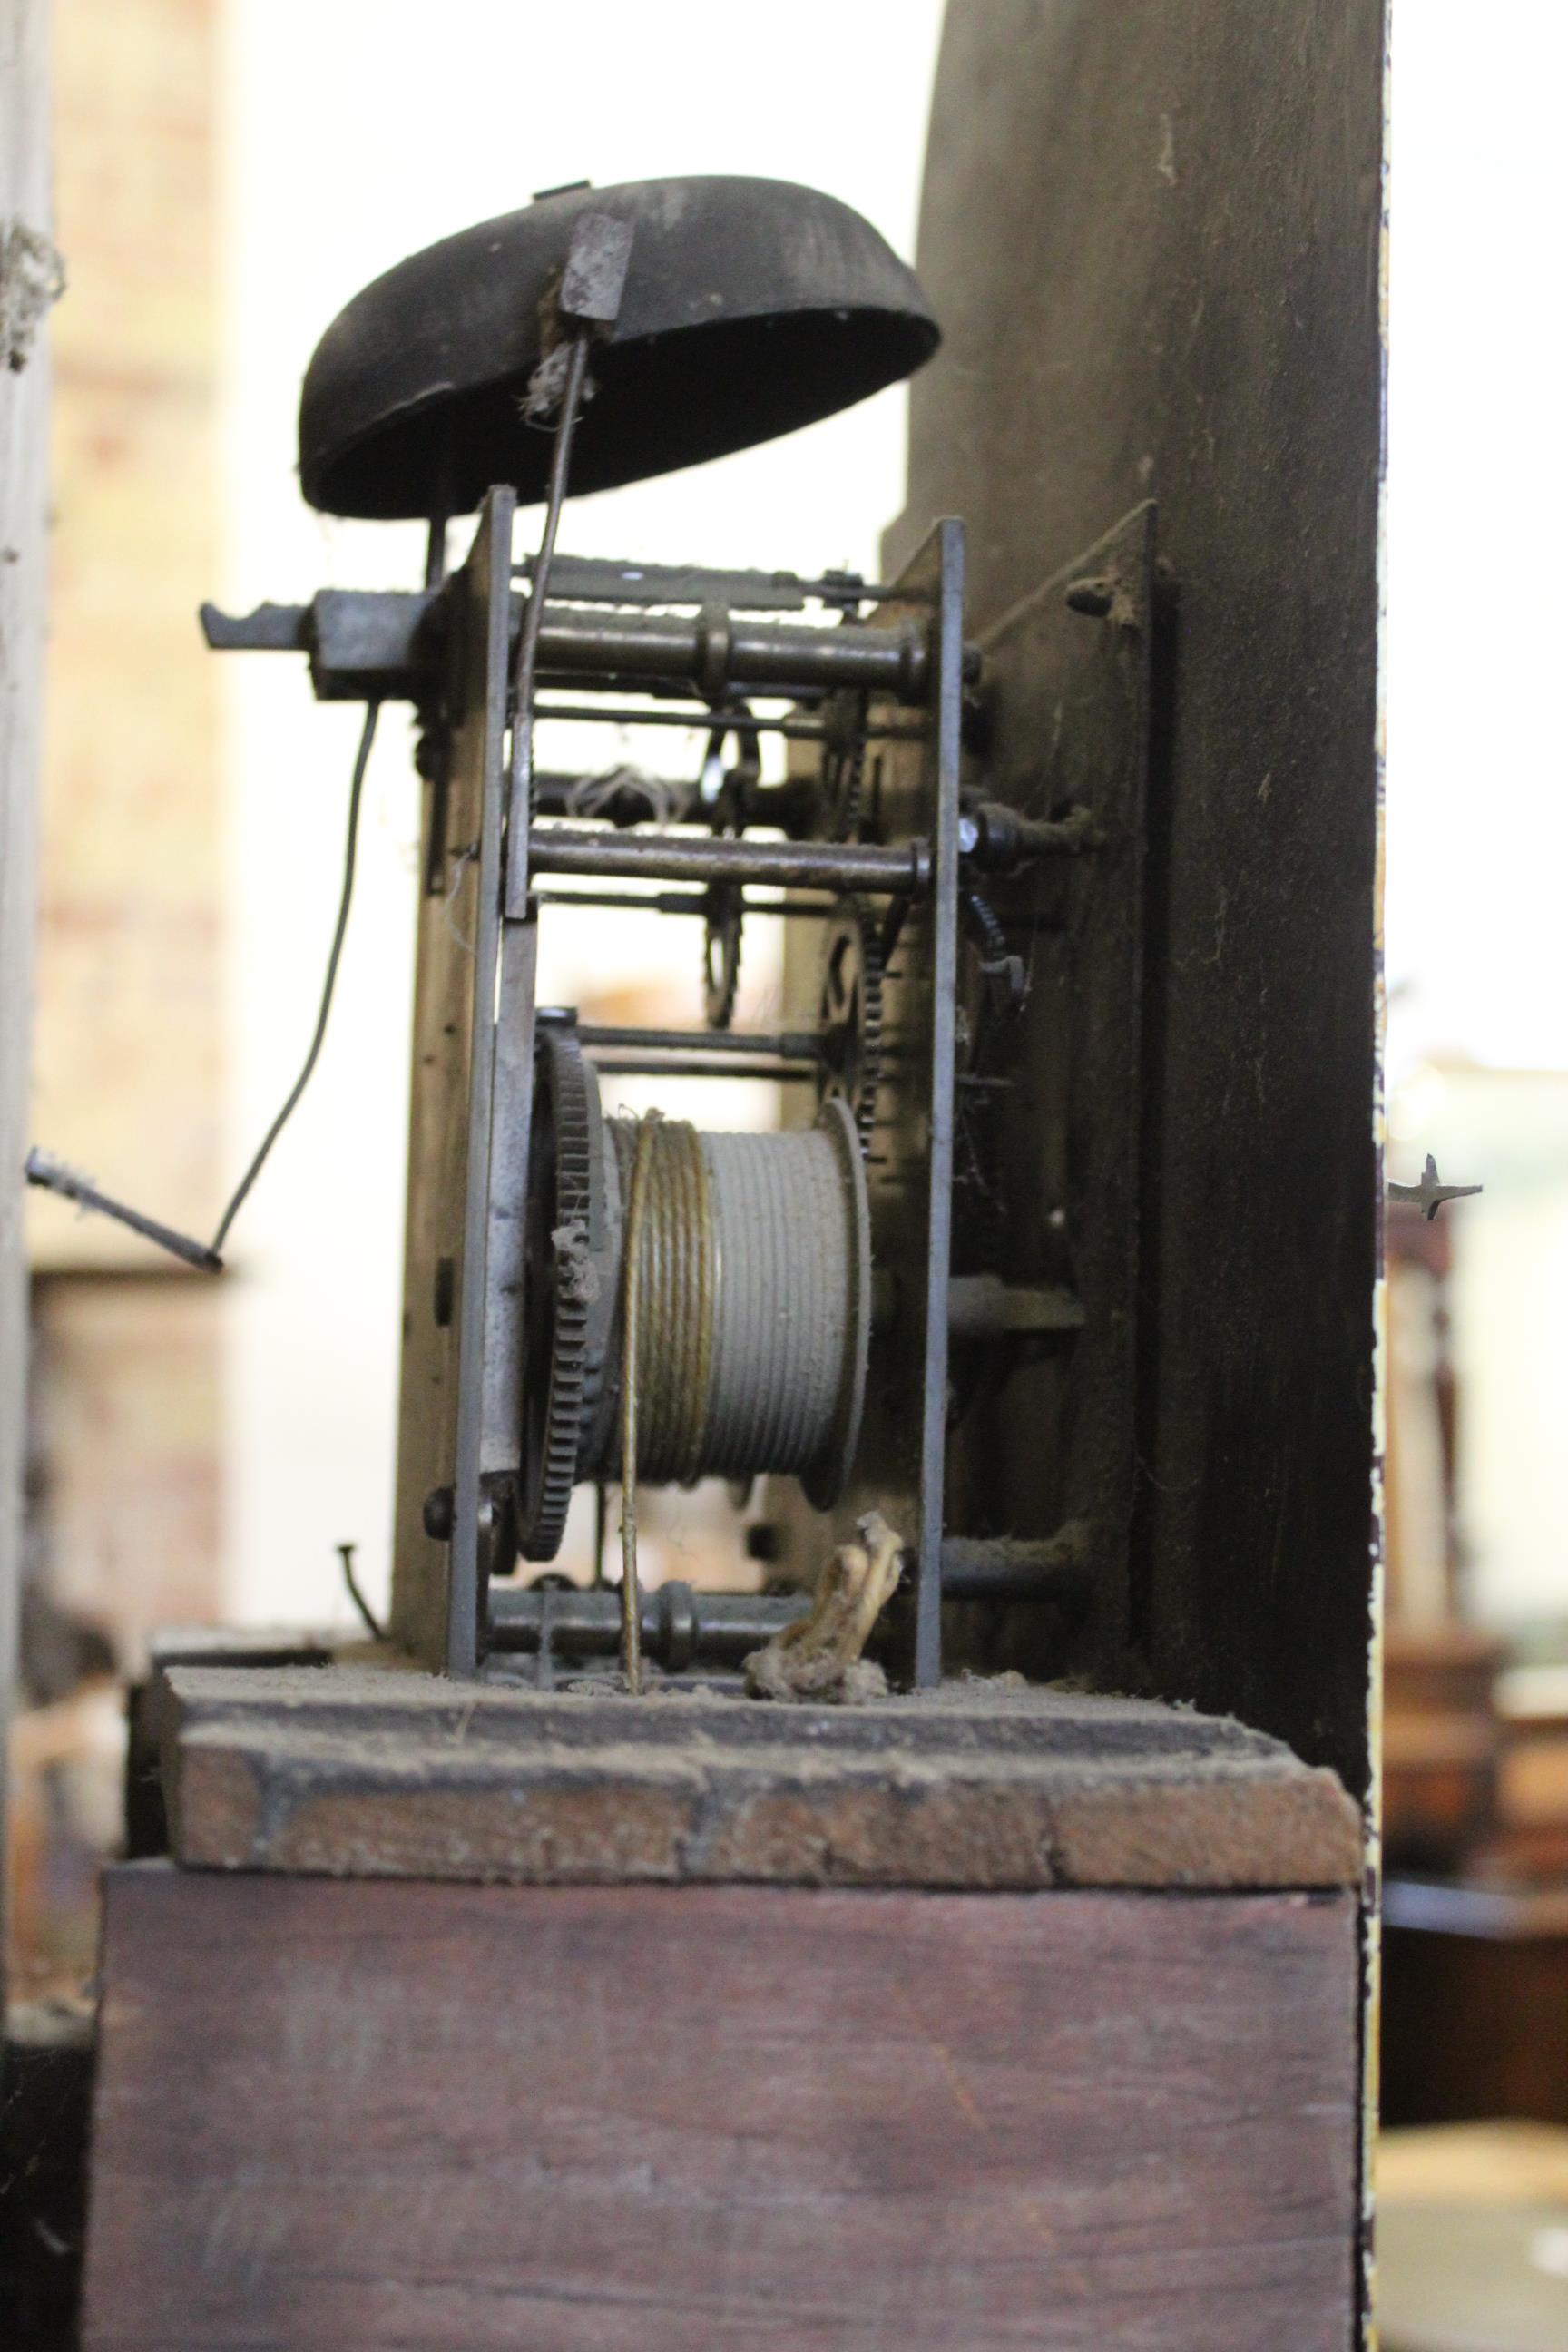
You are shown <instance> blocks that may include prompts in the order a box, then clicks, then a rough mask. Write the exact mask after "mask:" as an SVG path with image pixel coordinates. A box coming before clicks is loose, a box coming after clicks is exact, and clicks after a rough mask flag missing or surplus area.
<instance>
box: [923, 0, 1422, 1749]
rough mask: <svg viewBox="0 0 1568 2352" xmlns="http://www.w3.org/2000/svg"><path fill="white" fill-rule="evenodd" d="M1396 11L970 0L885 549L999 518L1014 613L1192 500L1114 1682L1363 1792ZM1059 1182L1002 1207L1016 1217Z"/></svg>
mask: <svg viewBox="0 0 1568 2352" xmlns="http://www.w3.org/2000/svg"><path fill="white" fill-rule="evenodd" d="M1384 7H1385V0H1293V5H1289V6H1288V7H1287V6H1277V7H1263V6H1259V5H1258V0H1184V5H1182V6H1179V7H1165V8H1158V7H1142V8H1137V9H1128V8H1117V7H1106V6H1103V5H1095V0H974V5H967V6H958V5H954V6H952V7H951V8H950V9H949V10H948V12H947V17H946V26H945V31H944V35H943V40H942V57H941V62H940V65H939V68H938V72H937V79H936V88H935V91H934V94H933V100H932V110H931V134H930V143H929V147H928V150H927V156H926V171H925V182H924V191H923V199H922V208H921V229H920V242H919V250H918V255H917V262H916V266H917V268H918V269H919V272H920V277H921V284H922V286H923V287H924V288H925V290H926V294H927V296H928V298H929V299H930V301H931V309H932V310H933V311H934V312H935V314H936V316H937V318H938V319H939V320H940V321H941V324H942V349H941V351H940V352H938V353H937V355H936V357H935V358H934V359H933V360H932V361H931V364H930V366H929V367H926V368H922V369H921V372H920V373H919V375H917V376H916V378H915V379H914V382H913V384H912V385H911V388H910V472H909V507H908V510H907V512H906V514H905V516H904V517H903V519H902V520H901V522H900V524H899V525H897V526H896V527H895V529H894V530H893V531H892V532H891V533H890V534H889V541H888V543H887V546H886V549H885V555H884V560H885V562H889V563H893V562H898V561H899V560H900V557H901V555H902V554H903V552H904V551H905V550H906V549H907V548H908V547H910V546H911V545H912V544H913V543H914V542H915V541H917V540H918V538H919V537H920V535H921V532H922V531H923V530H925V529H926V528H927V526H928V523H929V520H930V518H931V516H933V515H939V514H960V515H963V518H964V520H965V525H966V528H967V530H968V547H969V583H970V602H969V626H970V627H971V629H972V630H973V632H974V633H975V634H976V635H984V632H985V631H986V630H987V629H988V628H989V627H990V626H992V625H993V624H994V623H995V622H996V621H997V619H998V618H999V617H1000V616H1001V615H1002V614H1004V613H1005V612H1006V611H1007V610H1008V608H1009V607H1010V606H1012V605H1013V604H1016V602H1017V600H1018V599H1019V598H1021V597H1026V596H1028V595H1029V594H1030V593H1031V592H1032V591H1033V590H1034V589H1035V588H1036V587H1037V584H1038V583H1040V582H1041V581H1042V580H1044V579H1046V578H1047V576H1048V575H1050V574H1051V573H1053V572H1056V570H1057V568H1058V565H1062V564H1067V563H1069V562H1072V561H1073V559H1074V558H1076V557H1077V555H1078V554H1079V551H1080V550H1082V549H1084V548H1087V547H1088V546H1089V545H1090V543H1091V542H1092V541H1096V540H1098V539H1099V538H1100V534H1101V533H1102V532H1104V531H1106V530H1109V529H1110V526H1111V525H1112V524H1113V523H1114V522H1115V521H1116V520H1117V518H1118V516H1121V515H1124V514H1126V513H1127V511H1128V510H1129V509H1131V507H1133V506H1134V505H1135V504H1136V503H1137V502H1138V501H1139V500H1140V499H1155V500H1156V501H1157V502H1158V506H1159V533H1160V553H1161V557H1162V559H1163V564H1166V565H1168V567H1169V570H1168V578H1167V591H1168V596H1167V606H1168V609H1167V611H1166V614H1165V619H1164V624H1163V627H1162V628H1161V630H1160V632H1159V633H1158V636H1157V641H1156V644H1155V646H1154V648H1153V655H1154V659H1153V695H1152V709H1153V728H1152V743H1151V766H1150V776H1149V788H1148V797H1147V806H1148V815H1149V829H1148V838H1147V842H1146V850H1145V866H1144V880H1145V893H1146V932H1145V939H1144V942H1143V962H1144V972H1145V975H1146V981H1147V995H1146V999H1145V1003H1144V1008H1143V1013H1144V1017H1143V1024H1142V1077H1141V1084H1142V1103H1141V1125H1140V1129H1139V1135H1140V1150H1141V1175H1140V1183H1139V1202H1138V1212H1139V1227H1140V1230H1139V1300H1138V1333H1137V1339H1138V1355H1139V1366H1140V1379H1139V1394H1138V1401H1137V1402H1138V1422H1137V1428H1136V1432H1135V1451H1136V1455H1137V1460H1138V1465H1139V1471H1140V1476H1139V1480H1138V1484H1137V1486H1136V1490H1135V1493H1134V1496H1133V1501H1134V1507H1135V1508H1134V1519H1133V1526H1132V1534H1131V1544H1130V1546H1129V1548H1128V1559H1129V1576H1128V1583H1127V1591H1126V1593H1125V1596H1124V1602H1123V1605H1122V1607H1121V1611H1120V1612H1118V1615H1117V1616H1116V1617H1115V1618H1114V1619H1113V1620H1112V1622H1120V1623H1121V1625H1122V1626H1123V1627H1124V1629H1125V1639H1124V1643H1123V1654H1122V1657H1121V1661H1120V1662H1119V1664H1117V1665H1116V1666H1115V1668H1114V1679H1113V1682H1112V1686H1113V1687H1115V1688H1118V1689H1124V1690H1125V1689H1142V1690H1148V1691H1150V1692H1158V1693H1160V1694H1161V1695H1163V1696H1166V1697H1170V1698H1191V1699H1194V1700H1195V1701H1196V1702H1197V1704H1198V1706H1202V1707H1205V1708H1209V1709H1212V1710H1214V1711H1215V1712H1216V1713H1217V1712H1219V1711H1222V1710H1231V1711H1233V1712H1235V1713H1236V1714H1237V1715H1239V1716H1241V1717H1243V1718H1244V1719H1245V1720H1246V1721H1247V1722H1248V1723H1255V1724H1258V1725H1259V1726H1260V1727H1262V1728H1263V1729H1265V1730H1267V1731H1273V1732H1277V1733H1278V1734H1279V1737H1280V1738H1282V1739H1286V1740H1288V1741H1289V1744H1290V1746H1291V1747H1292V1748H1295V1749H1296V1750H1297V1752H1298V1753H1299V1754H1300V1755H1301V1756H1304V1757H1305V1758H1306V1759H1307V1760H1308V1761H1309V1762H1310V1763H1313V1764H1331V1765H1332V1766H1333V1767H1334V1768H1335V1769H1336V1770H1337V1771H1338V1772H1339V1773H1340V1775H1341V1777H1342V1779H1343V1780H1344V1781H1345V1783H1346V1785H1347V1787H1349V1788H1350V1790H1352V1794H1356V1795H1360V1794H1361V1793H1362V1792H1363V1790H1364V1789H1365V1787H1366V1783H1367V1778H1368V1746H1367V1734H1366V1693H1367V1679H1368V1678H1367V1663H1366V1661H1367V1633H1368V1592H1369V1588H1370V1582H1371V1574H1370V1551H1371V1540H1372V1526H1371V1517H1372V1515H1371V1507H1370V1498H1371V1495H1372V1478H1373V1458H1372V1456H1373V1436H1372V1381H1373V1319H1372V1301H1373V1278H1374V1275H1375V1271H1376V1263H1377V1218H1378V1168H1377V1158H1376V1150H1375V1148H1374V1139H1373V1100H1374V1088H1375V1073H1374V1052H1373V1048H1374V1030H1375V1015H1374V965H1375V945H1374V940H1375V929H1376V899H1377V819H1376V803H1377V790H1378V776H1377V615H1378V591H1377V546H1378V484H1379V456H1380V438H1381V390H1382V351H1381V343H1380V312H1379V260H1380V250H1381V240H1380V231H1381V227H1382V183H1381V166H1382V162H1383V139H1382V122H1383V62H1384ZM1084 625H1085V626H1086V627H1087V626H1089V624H1087V623H1085V624H1084ZM1129 1081H1130V1082H1131V1071H1130V1073H1129ZM1032 1207H1033V1196H1032V1194H1031V1193H1030V1192H1029V1191H1028V1190H1027V1188H1026V1186H1023V1185H1021V1186H1020V1187H1019V1189H1018V1192H1017V1193H1016V1196H1015V1195H1009V1197H1008V1199H1007V1202H1006V1208H1007V1213H1008V1214H1009V1217H1010V1218H1012V1219H1013V1220H1014V1221H1015V1222H1016V1221H1017V1220H1019V1219H1023V1220H1026V1219H1027V1217H1028V1216H1029V1214H1030V1213H1031V1210H1032ZM1006 1442H1007V1443H1010V1444H1011V1446H1012V1448H1013V1449H1014V1451H1013V1458H1012V1459H1010V1460H1003V1461H1001V1462H999V1461H998V1459H997V1452H998V1448H997V1444H996V1433H995V1431H994V1429H993V1428H992V1427H991V1426H989V1425H985V1426H984V1427H982V1428H981V1429H980V1431H979V1432H978V1433H977V1436H976V1438H975V1440H974V1444H975V1447H976V1452H977V1458H978V1471H979V1475H980V1477H981V1478H982V1479H984V1480H986V1481H992V1482H998V1481H999V1482H1004V1483H1005V1482H1006V1481H1008V1480H1009V1479H1012V1480H1017V1481H1019V1482H1025V1481H1026V1480H1027V1479H1028V1477H1029V1475H1030V1473H1031V1466H1032V1465H1031V1460H1030V1454H1029V1448H1030V1447H1031V1446H1034V1445H1036V1444H1037V1443H1038V1439H1037V1434H1036V1433H1035V1431H1034V1430H1033V1429H1032V1428H1031V1427H1030V1426H1029V1425H1027V1424H1025V1425H1023V1426H1022V1427H1021V1428H1020V1429H1019V1430H1017V1431H1016V1432H1014V1433H1009V1435H1008V1439H1007V1441H1006ZM958 1450H959V1451H960V1453H962V1447H960V1448H959V1449H958ZM965 1475H966V1465H965V1464H964V1462H963V1460H962V1459H960V1460H959V1461H958V1462H957V1463H955V1464H954V1465H952V1477H953V1481H954V1485H955V1488H956V1489H959V1490H961V1489H962V1487H963V1481H964V1478H965ZM952 1531H953V1532H963V1528H959V1527H956V1526H954V1528H953V1529H952ZM1099 1679H1100V1681H1101V1682H1102V1683H1104V1682H1107V1681H1111V1671H1110V1670H1109V1669H1108V1668H1107V1666H1106V1664H1104V1663H1102V1664H1101V1665H1100V1672H1099Z"/></svg>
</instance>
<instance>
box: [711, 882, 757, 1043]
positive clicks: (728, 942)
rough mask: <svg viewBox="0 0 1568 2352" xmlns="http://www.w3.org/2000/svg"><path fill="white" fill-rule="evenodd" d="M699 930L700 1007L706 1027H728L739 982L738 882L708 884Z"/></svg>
mask: <svg viewBox="0 0 1568 2352" xmlns="http://www.w3.org/2000/svg"><path fill="white" fill-rule="evenodd" d="M707 918H708V919H707V921H706V923H705V924H704V926H703V931H702V1010H703V1013H704V1014H705V1015H706V1017H707V1022H708V1026H709V1027H710V1029H728V1027H729V1026H730V1023H731V1020H732V1019H733V1017H734V1012H735V998H736V995H737V993H738V992H739V989H740V985H741V941H742V932H743V928H744V925H745V919H746V901H745V895H744V893H743V892H742V888H741V886H740V884H739V883H738V882H712V883H710V884H709V887H708V907H707Z"/></svg>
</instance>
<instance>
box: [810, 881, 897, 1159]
mask: <svg viewBox="0 0 1568 2352" xmlns="http://www.w3.org/2000/svg"><path fill="white" fill-rule="evenodd" d="M817 1024H818V1030H819V1034H820V1035H821V1040H822V1055H823V1065H824V1071H825V1076H824V1079H823V1084H822V1089H821V1091H822V1096H823V1098H824V1099H825V1100H831V1099H832V1098H833V1097H835V1096H837V1097H838V1098H839V1099H840V1100H841V1101H843V1102H844V1103H846V1104H847V1106H848V1109H849V1115H850V1117H851V1118H853V1120H854V1121H855V1132H856V1134H857V1135H858V1137H859V1139H860V1149H861V1150H862V1151H863V1152H864V1151H866V1150H868V1149H869V1146H870V1140H871V1129H872V1127H873V1125H874V1124H875V1121H876V1117H877V1095H878V1090H879V1087H880V1086H881V1082H882V950H881V944H880V938H879V932H878V929H877V924H876V920H875V919H874V917H873V916H872V915H871V913H870V911H869V909H868V908H867V907H866V906H865V905H864V903H863V902H862V901H861V900H860V899H858V898H841V899H840V900H839V902H838V905H837V907H836V908H834V911H833V913H832V915H831V916H830V917H829V918H828V921H827V926H826V936H825V938H824V940H823V956H822V987H821V992H820V994H819V996H818V999H817Z"/></svg>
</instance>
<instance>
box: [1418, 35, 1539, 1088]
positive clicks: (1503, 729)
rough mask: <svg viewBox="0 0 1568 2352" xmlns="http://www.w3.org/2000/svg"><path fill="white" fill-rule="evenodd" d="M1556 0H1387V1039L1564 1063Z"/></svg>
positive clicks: (1502, 1060) (1505, 1058) (1487, 1057)
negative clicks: (1480, 3)
mask: <svg viewBox="0 0 1568 2352" xmlns="http://www.w3.org/2000/svg"><path fill="white" fill-rule="evenodd" d="M1565 86H1568V10H1565V9H1564V8H1563V7H1562V6H1561V5H1559V0H1491V5H1489V6H1488V7H1486V8H1484V9H1478V8H1477V7H1476V6H1474V5H1473V0H1395V5H1394V83H1393V92H1394V95H1393V117H1394V138H1393V245H1392V272H1391V276H1392V299H1391V304H1390V334H1391V352H1392V356H1391V362H1390V368H1389V441H1390V450H1391V457H1390V467H1389V507H1388V516H1389V572H1388V593H1389V616H1388V634H1387V644H1386V659H1387V686H1388V698H1387V710H1388V951H1389V977H1390V981H1391V983H1393V984H1394V986H1395V987H1396V988H1397V987H1399V986H1400V985H1401V984H1402V983H1403V984H1404V995H1403V997H1402V998H1401V999H1397V1000H1396V1002H1395V1004H1394V1011H1393V1017H1392V1027H1393V1032H1394V1044H1395V1048H1396V1056H1397V1057H1398V1058H1407V1057H1408V1056H1409V1055H1412V1054H1414V1053H1417V1052H1419V1051H1421V1050H1423V1049H1426V1048H1430V1047H1433V1046H1437V1047H1443V1046H1447V1047H1452V1048H1457V1049H1459V1050H1461V1051H1463V1052H1465V1053H1468V1054H1470V1055H1474V1056H1475V1057H1476V1058H1477V1059H1478V1060H1481V1061H1487V1062H1493V1063H1499V1064H1509V1063H1512V1064H1516V1065H1527V1066H1530V1065H1533V1066H1541V1067H1546V1066H1552V1067H1559V1068H1561V1067H1564V1066H1568V985H1565V984H1564V971H1563V965H1564V956H1563V933H1564V929H1565V925H1564V917H1563V876H1564V872H1565V871H1568V730H1565V729H1564V726H1563V707H1562V706H1563V683H1562V682H1563V639H1564V635H1565V632H1568V573H1565V572H1564V567H1563V560H1562V553H1561V551H1562V548H1563V542H1564V538H1565V536H1568V468H1565V467H1564V466H1563V382H1564V374H1565V372H1568V305H1565V303H1564V299H1563V283H1564V278H1565V275H1568V272H1565V268H1564V255H1565V253H1568V141H1565V140H1564V138H1563V89H1564V87H1565Z"/></svg>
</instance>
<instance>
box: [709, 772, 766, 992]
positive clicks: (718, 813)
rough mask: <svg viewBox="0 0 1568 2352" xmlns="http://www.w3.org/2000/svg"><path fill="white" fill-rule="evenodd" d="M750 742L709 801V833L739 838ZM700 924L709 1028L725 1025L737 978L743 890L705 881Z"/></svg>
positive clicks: (749, 782)
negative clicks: (712, 801) (714, 798)
mask: <svg viewBox="0 0 1568 2352" xmlns="http://www.w3.org/2000/svg"><path fill="white" fill-rule="evenodd" d="M756 781H757V764H756V755H755V745H754V740H753V745H752V751H751V752H750V754H749V756H747V757H745V758H743V759H742V762H741V764H740V765H739V766H738V767H735V768H732V769H731V772H730V773H729V774H728V775H727V776H726V777H725V779H724V782H723V784H722V785H721V788H720V792H719V795H718V797H717V799H716V800H715V801H714V803H713V808H712V817H711V823H712V827H713V834H714V838H715V839H716V840H721V841H738V840H739V839H740V837H741V835H742V834H743V833H744V832H745V829H746V803H747V799H748V796H749V794H750V793H751V791H752V786H753V785H754V784H755V782H756ZM704 912H705V915H706V918H707V919H706V920H705V922H704V924H703V927H702V1011H703V1015H704V1017H705V1019H706V1020H707V1023H708V1026H709V1027H710V1029H728V1027H729V1026H730V1023H731V1020H732V1019H733V1017H734V1012H735V995H736V992H737V990H738V989H739V987H740V984H741V940H742V932H743V929H744V927H745V920H746V894H745V892H744V891H743V890H742V887H741V886H740V884H739V883H738V882H713V883H710V885H709V888H708V894H707V906H706V908H705V909H704Z"/></svg>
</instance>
